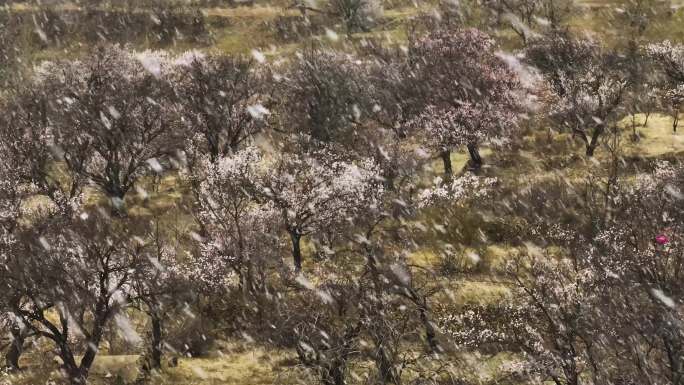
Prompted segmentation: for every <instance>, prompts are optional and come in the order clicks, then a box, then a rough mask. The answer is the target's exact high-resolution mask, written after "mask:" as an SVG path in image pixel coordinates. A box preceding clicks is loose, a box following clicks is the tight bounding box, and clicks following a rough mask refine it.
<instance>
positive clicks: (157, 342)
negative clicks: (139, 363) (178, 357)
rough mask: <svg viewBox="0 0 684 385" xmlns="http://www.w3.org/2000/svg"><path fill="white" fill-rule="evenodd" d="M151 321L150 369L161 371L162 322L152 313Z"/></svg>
mask: <svg viewBox="0 0 684 385" xmlns="http://www.w3.org/2000/svg"><path fill="white" fill-rule="evenodd" d="M150 318H151V319H152V356H151V357H150V369H161V359H162V320H161V317H160V316H159V315H158V314H156V313H154V314H151V315H150Z"/></svg>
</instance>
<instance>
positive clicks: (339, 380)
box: [323, 360, 347, 385]
mask: <svg viewBox="0 0 684 385" xmlns="http://www.w3.org/2000/svg"><path fill="white" fill-rule="evenodd" d="M345 367H346V363H345V362H344V360H335V361H333V362H332V363H331V364H330V367H329V368H328V369H327V370H326V372H325V377H324V378H323V383H324V384H325V385H345V384H346V383H347V382H346V381H345V375H344V368H345Z"/></svg>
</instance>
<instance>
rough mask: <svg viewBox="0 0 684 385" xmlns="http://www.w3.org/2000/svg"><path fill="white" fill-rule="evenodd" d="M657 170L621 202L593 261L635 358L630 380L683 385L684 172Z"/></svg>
mask: <svg viewBox="0 0 684 385" xmlns="http://www.w3.org/2000/svg"><path fill="white" fill-rule="evenodd" d="M654 166H655V170H654V171H653V172H649V173H646V174H642V175H640V176H638V178H637V180H636V182H635V184H634V185H631V186H626V187H624V188H623V189H622V191H620V192H619V193H618V194H616V197H615V201H616V203H617V208H616V209H615V210H613V216H614V219H613V221H612V222H611V223H610V225H609V226H607V227H606V228H605V229H604V230H603V231H602V232H601V233H600V234H599V235H598V242H597V248H596V249H595V252H594V253H593V257H594V258H595V259H596V261H597V266H599V267H600V269H599V271H600V272H601V273H602V274H604V275H605V276H606V277H607V280H609V282H608V283H609V284H608V285H606V288H605V290H606V292H608V293H610V301H607V302H606V304H607V306H606V312H607V314H610V315H611V318H610V321H609V322H610V323H611V324H613V325H615V330H616V331H619V333H617V335H615V336H613V338H612V339H611V340H610V341H611V345H612V346H614V349H615V350H616V351H619V350H624V351H626V352H629V354H628V355H626V356H625V359H626V360H627V362H628V364H623V365H622V366H623V367H624V368H629V369H630V370H629V371H628V372H627V371H625V372H627V373H628V374H629V375H630V376H631V377H632V378H637V379H638V378H650V379H651V381H654V382H669V383H677V382H681V381H682V380H683V379H684V366H682V365H681V362H682V359H683V357H684V339H683V338H682V324H681V320H682V319H683V317H684V314H682V307H681V301H682V296H684V285H682V278H683V277H682V272H683V271H684V252H683V251H682V231H684V228H683V226H682V223H683V222H682V218H684V211H683V210H682V199H684V195H683V194H682V191H684V172H683V170H682V167H681V165H673V164H670V163H667V162H658V163H656V164H655V165H654Z"/></svg>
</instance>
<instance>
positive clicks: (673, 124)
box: [672, 114, 679, 132]
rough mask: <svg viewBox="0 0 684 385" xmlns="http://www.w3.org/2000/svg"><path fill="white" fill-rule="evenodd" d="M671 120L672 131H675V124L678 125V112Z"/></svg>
mask: <svg viewBox="0 0 684 385" xmlns="http://www.w3.org/2000/svg"><path fill="white" fill-rule="evenodd" d="M673 118H674V119H673V120H672V132H677V126H678V125H679V114H675V115H674V116H673Z"/></svg>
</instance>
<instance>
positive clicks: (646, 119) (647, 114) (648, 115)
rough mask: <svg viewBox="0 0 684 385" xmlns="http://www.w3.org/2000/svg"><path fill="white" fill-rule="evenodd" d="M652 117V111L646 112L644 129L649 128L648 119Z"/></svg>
mask: <svg viewBox="0 0 684 385" xmlns="http://www.w3.org/2000/svg"><path fill="white" fill-rule="evenodd" d="M650 116H651V112H650V111H648V112H646V118H645V119H644V124H643V126H642V127H646V126H648V118H649V117H650Z"/></svg>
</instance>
